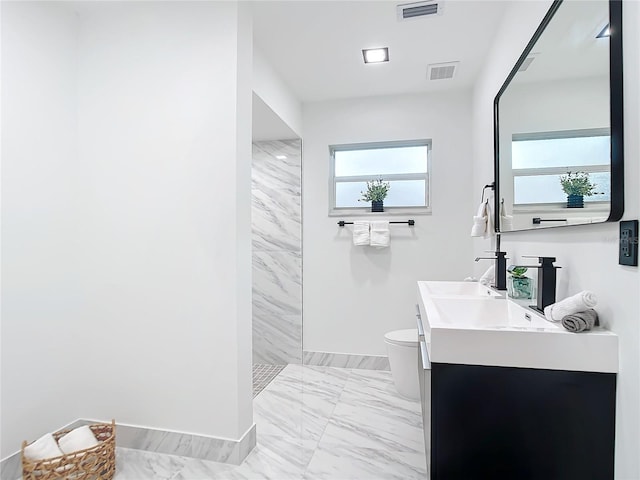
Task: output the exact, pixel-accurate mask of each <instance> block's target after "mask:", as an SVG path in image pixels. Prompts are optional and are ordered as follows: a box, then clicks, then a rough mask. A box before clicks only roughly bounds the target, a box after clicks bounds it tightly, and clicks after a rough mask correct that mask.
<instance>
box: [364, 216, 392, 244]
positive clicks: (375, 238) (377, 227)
mask: <svg viewBox="0 0 640 480" xmlns="http://www.w3.org/2000/svg"><path fill="white" fill-rule="evenodd" d="M390 241H391V234H390V232H389V222H385V221H379V222H371V240H370V242H369V245H371V246H372V247H378V248H385V247H388V246H389V242H390Z"/></svg>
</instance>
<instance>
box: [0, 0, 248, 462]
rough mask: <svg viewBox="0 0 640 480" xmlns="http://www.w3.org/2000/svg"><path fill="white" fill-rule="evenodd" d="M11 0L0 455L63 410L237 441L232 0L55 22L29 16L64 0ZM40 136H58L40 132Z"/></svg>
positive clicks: (241, 184)
mask: <svg viewBox="0 0 640 480" xmlns="http://www.w3.org/2000/svg"><path fill="white" fill-rule="evenodd" d="M7 5H8V4H6V3H3V19H2V20H3V27H5V26H9V31H10V32H14V36H13V37H10V38H7V37H6V36H5V33H4V32H3V65H2V67H3V68H2V74H3V92H2V94H3V98H2V100H3V104H2V116H3V132H2V134H3V137H4V139H5V141H4V144H3V170H4V171H3V178H2V181H3V185H2V186H3V205H2V208H3V210H2V216H3V221H4V224H3V230H2V240H3V247H4V251H3V256H4V259H3V260H4V262H3V271H2V274H3V285H2V286H3V299H4V304H3V312H2V313H3V318H2V329H3V330H2V382H3V384H2V387H3V389H2V413H3V417H2V439H3V445H2V455H3V456H4V455H7V454H9V453H11V452H12V451H15V450H17V449H18V448H19V445H20V441H21V440H22V439H27V438H28V439H32V438H35V437H36V436H37V435H40V434H42V433H44V432H45V431H47V430H51V429H53V428H55V427H58V426H60V425H62V424H64V423H66V422H68V421H71V420H74V419H75V418H78V417H88V418H103V419H110V418H112V417H114V418H116V420H117V421H119V422H122V423H130V424H135V425H142V426H149V427H154V428H161V429H171V430H177V431H185V432H194V433H200V434H206V435H213V436H218V437H225V438H230V439H238V438H240V436H241V435H242V434H244V433H245V431H246V430H247V429H248V428H249V427H250V426H251V423H252V411H251V396H252V394H251V365H250V362H251V306H250V305H251V255H250V218H251V213H250V198H251V197H250V165H251V163H250V162H251V118H250V114H251V81H250V74H251V48H252V43H251V23H250V17H249V16H247V11H246V9H245V7H244V6H238V5H237V4H235V3H230V2H229V3H227V2H189V3H184V2H182V3H174V2H153V3H150V2H149V3H146V2H138V3H117V2H105V3H97V2H96V3H91V2H87V3H82V2H81V3H78V4H77V5H76V7H77V10H78V17H77V20H73V21H72V20H70V19H69V18H74V15H69V18H67V17H64V18H63V20H64V22H63V23H64V24H63V25H60V26H58V25H57V24H56V25H55V27H56V29H55V30H54V31H53V35H52V34H49V32H48V31H47V30H44V32H43V33H40V32H41V31H42V28H41V25H39V23H38V22H36V21H34V18H35V19H37V18H39V17H41V16H44V18H46V21H47V22H52V21H53V20H52V19H54V18H57V17H59V16H64V15H68V10H67V8H68V6H65V5H64V4H62V5H61V4H54V3H49V4H29V3H25V2H23V3H21V4H20V5H10V4H9V6H8V7H7ZM49 10H54V11H55V12H54V13H50V12H49ZM58 10H59V12H58ZM58 27H59V28H58ZM55 35H58V36H60V37H61V38H62V39H63V40H60V42H62V41H64V42H63V43H62V44H61V45H59V46H57V45H56V44H55V43H54V40H55V39H57V37H56V36H55ZM51 37H53V39H52V38H51ZM25 38H35V40H33V41H30V42H29V43H28V44H25V42H24V39H25ZM74 42H77V43H74ZM52 44H53V45H52ZM74 45H75V47H74ZM74 49H75V50H74ZM76 52H77V54H76ZM7 56H8V58H9V59H8V60H7V59H6V58H7ZM6 62H13V63H6ZM50 64H53V66H51V65H50ZM9 67H11V68H9ZM49 72H52V73H53V78H54V79H55V80H56V82H57V83H56V84H55V85H52V83H53V82H52V81H51V75H50V74H49ZM23 77H24V78H23ZM58 77H60V78H58ZM25 79H27V80H28V81H27V82H26V83H24V84H23V85H22V86H20V85H19V82H21V81H23V80H25ZM76 83H77V89H76V88H75V85H76ZM18 87H19V88H18ZM54 87H55V88H54ZM63 87H64V88H63ZM67 90H68V91H67ZM75 91H77V97H74V95H75ZM33 97H35V98H33ZM40 97H43V101H44V100H46V101H47V102H48V103H46V104H45V105H46V106H47V108H45V109H43V108H42V105H41V104H40V102H39V100H41V99H40ZM49 97H53V99H52V100H49ZM57 97H60V100H59V103H60V105H58V104H51V105H50V103H52V102H54V101H58V99H57ZM74 102H77V104H76V103H74ZM25 107H26V113H25ZM76 115H77V132H78V133H77V142H75V145H74V141H75V137H74V135H75V133H74V132H75V131H74V128H75V126H74V125H75V123H74V122H75V120H76ZM39 116H40V118H39ZM51 130H52V131H51ZM54 135H55V136H56V137H60V138H63V139H64V144H62V143H63V142H62V141H61V140H59V141H58V143H54V142H53V140H51V141H48V142H45V141H43V140H45V139H49V138H51V139H53V138H54ZM34 337H35V338H36V340H35V341H34V340H33V339H34ZM40 378H42V379H43V381H42V382H40V381H34V380H35V379H40ZM43 384H44V386H43Z"/></svg>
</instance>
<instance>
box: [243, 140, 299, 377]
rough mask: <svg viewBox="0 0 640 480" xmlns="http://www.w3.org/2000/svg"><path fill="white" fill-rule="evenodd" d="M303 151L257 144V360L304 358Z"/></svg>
mask: <svg viewBox="0 0 640 480" xmlns="http://www.w3.org/2000/svg"><path fill="white" fill-rule="evenodd" d="M301 151H302V143H301V141H300V140H278V141H263V142H254V144H253V168H252V190H251V194H252V207H251V209H252V210H251V215H252V228H253V363H264V364H272V365H285V364H288V363H302V209H301V205H300V198H301V195H300V190H301V183H302V168H301V166H302V164H301ZM276 156H286V157H287V158H285V159H277V158H276Z"/></svg>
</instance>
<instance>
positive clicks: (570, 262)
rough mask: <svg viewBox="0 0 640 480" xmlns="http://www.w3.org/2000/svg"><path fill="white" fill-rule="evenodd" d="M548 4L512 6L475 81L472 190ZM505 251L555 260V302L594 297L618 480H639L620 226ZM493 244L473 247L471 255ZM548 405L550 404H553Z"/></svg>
mask: <svg viewBox="0 0 640 480" xmlns="http://www.w3.org/2000/svg"><path fill="white" fill-rule="evenodd" d="M548 7H549V2H517V3H516V2H514V3H513V4H512V6H511V7H510V9H509V11H508V12H507V14H506V15H505V19H504V22H503V24H502V25H501V28H500V29H499V31H498V32H497V34H496V40H495V42H494V46H493V50H492V54H491V56H490V58H488V60H487V66H486V68H485V70H484V72H483V74H482V75H481V76H480V77H479V79H478V82H477V84H476V88H475V90H474V97H473V138H474V145H475V147H476V148H475V149H474V157H473V159H474V177H475V180H474V181H475V182H476V183H475V185H474V189H475V188H478V187H479V185H480V182H481V180H480V178H479V177H483V176H484V175H486V174H487V173H488V172H490V171H492V169H493V164H492V158H493V123H492V122H493V99H494V97H495V95H496V93H497V92H498V90H499V88H500V86H501V85H502V82H503V80H504V79H505V78H506V76H507V74H508V73H509V71H510V69H511V67H512V66H513V65H514V63H515V61H516V60H517V58H518V56H519V55H520V53H521V52H522V50H523V49H524V47H525V45H526V44H527V42H528V40H529V38H530V37H531V35H532V34H533V32H534V31H535V29H536V28H537V26H538V24H539V22H540V20H541V19H542V17H543V16H544V14H545V13H546V10H547V9H548ZM639 23H640V4H639V3H637V2H625V3H624V52H625V57H624V75H625V77H624V82H625V91H624V95H625V172H626V174H625V176H626V180H625V182H626V192H625V205H626V206H625V216H624V218H626V219H633V218H638V215H639V214H640V199H639V196H638V193H637V188H638V185H639V184H640V169H639V168H638V158H640V144H639V140H638V135H637V133H638V131H640V118H639V111H640V108H639V107H640V90H639V88H640V65H639V61H640V58H639V57H638V47H639V46H640V39H639V36H638V31H637V28H636V27H637V25H638V24H639ZM502 239H503V242H502V243H503V248H504V249H505V250H506V251H507V252H508V253H509V256H510V257H511V258H514V259H516V260H519V259H520V256H521V255H523V254H536V255H552V256H555V257H557V259H558V262H557V264H558V265H560V266H562V267H563V268H562V269H561V270H560V271H559V274H558V275H559V277H558V297H559V298H564V297H566V296H568V295H571V294H573V293H576V292H578V291H580V290H582V289H590V290H592V291H594V292H595V293H596V294H597V295H598V298H599V305H598V308H597V309H598V312H599V314H600V316H601V320H602V322H603V324H604V325H606V326H607V327H608V328H610V329H611V330H612V331H614V332H616V333H617V334H618V335H619V342H620V373H619V375H618V389H617V412H616V415H617V424H616V478H617V479H621V480H622V479H624V480H637V479H638V478H640V466H639V463H638V453H639V452H640V440H639V438H640V418H639V411H638V410H639V405H640V392H639V383H640V382H639V380H640V358H639V355H638V351H639V348H638V347H639V345H640V322H639V321H638V318H640V300H639V298H638V297H639V295H638V294H639V293H640V282H639V278H638V269H637V268H635V267H622V266H619V265H618V262H617V260H618V254H617V252H618V224H615V223H614V224H603V225H583V226H575V227H563V228H560V229H547V230H538V231H532V232H522V233H508V234H505V235H503V237H502ZM489 243H490V242H488V241H481V240H476V241H474V250H475V251H481V250H483V249H485V248H487V247H488V246H490V245H489ZM550 401H553V399H552V398H550Z"/></svg>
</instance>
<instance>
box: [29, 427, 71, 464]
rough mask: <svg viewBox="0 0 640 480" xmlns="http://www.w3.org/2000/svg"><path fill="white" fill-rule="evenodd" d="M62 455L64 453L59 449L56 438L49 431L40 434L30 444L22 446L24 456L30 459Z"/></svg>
mask: <svg viewBox="0 0 640 480" xmlns="http://www.w3.org/2000/svg"><path fill="white" fill-rule="evenodd" d="M62 455H64V453H63V452H62V450H60V447H59V446H58V444H57V443H56V440H55V439H54V438H53V435H51V434H50V433H47V434H46V435H43V436H41V437H40V438H39V439H38V440H36V441H35V442H33V443H32V444H31V445H27V446H26V447H25V448H24V456H25V458H26V459H27V460H32V461H37V460H44V459H46V458H54V457H61V456H62Z"/></svg>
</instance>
